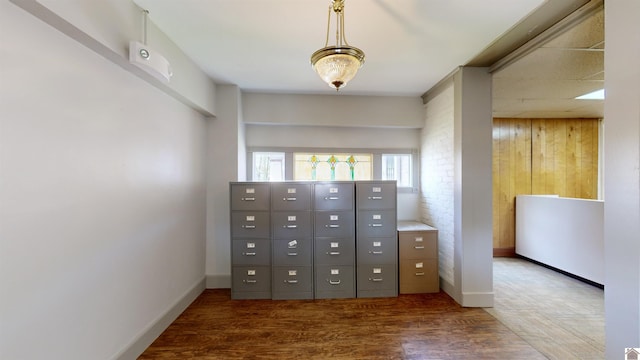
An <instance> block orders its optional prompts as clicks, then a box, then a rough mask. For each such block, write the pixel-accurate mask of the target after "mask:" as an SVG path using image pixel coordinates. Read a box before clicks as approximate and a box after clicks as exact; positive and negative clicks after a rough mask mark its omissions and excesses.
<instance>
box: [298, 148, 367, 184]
mask: <svg viewBox="0 0 640 360" xmlns="http://www.w3.org/2000/svg"><path fill="white" fill-rule="evenodd" d="M293 158H294V163H295V164H294V171H293V178H294V180H323V181H325V180H371V179H372V174H373V171H372V158H373V156H372V155H371V154H319V153H295V154H294V155H293Z"/></svg>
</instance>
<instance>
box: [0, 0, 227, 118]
mask: <svg viewBox="0 0 640 360" xmlns="http://www.w3.org/2000/svg"><path fill="white" fill-rule="evenodd" d="M11 1H12V2H14V3H16V4H18V5H19V6H21V7H23V8H24V9H26V10H27V11H29V12H31V13H32V14H33V15H35V16H36V17H38V18H40V19H42V20H43V21H45V22H48V23H49V24H51V25H52V26H54V27H55V28H56V29H58V30H59V31H62V32H63V33H65V34H66V35H67V36H69V37H71V38H74V39H76V40H77V41H78V42H80V43H82V44H84V45H85V46H87V47H88V48H91V49H92V50H94V51H95V52H97V53H98V54H100V55H102V56H104V57H106V58H108V59H110V60H111V61H113V62H114V63H116V64H118V65H119V66H122V67H123V68H125V69H127V70H128V71H131V72H132V73H134V74H137V75H138V76H140V77H141V78H143V79H145V80H147V81H149V82H150V83H151V84H153V85H154V86H156V87H157V88H159V89H160V90H162V91H164V92H166V93H167V94H169V95H171V96H173V97H174V98H176V99H178V100H180V101H181V102H183V103H185V104H186V105H187V106H189V107H192V108H194V109H196V110H198V111H199V112H201V113H203V114H206V115H208V116H211V115H213V114H215V113H216V111H215V84H214V83H213V81H211V79H209V78H208V77H207V76H206V75H205V73H204V72H203V71H202V70H201V69H200V68H199V67H198V66H196V65H195V63H193V61H191V60H190V59H189V58H188V57H187V56H186V55H185V54H184V53H183V52H182V51H181V50H180V49H179V48H178V47H177V46H176V45H175V44H174V43H173V42H172V41H171V40H170V39H169V38H168V37H167V36H166V35H164V33H162V32H161V31H160V30H159V29H158V28H157V27H156V26H155V25H154V24H153V15H152V14H150V15H149V16H150V18H149V21H148V22H147V23H148V24H147V40H148V45H149V46H150V47H151V48H152V49H154V50H156V51H158V52H159V53H160V54H162V55H163V56H164V57H165V58H166V59H167V60H168V61H169V63H170V64H171V67H172V68H173V73H174V75H173V77H172V78H171V82H169V83H168V84H165V83H161V82H160V81H158V80H156V79H154V78H153V77H151V76H150V75H148V74H147V73H145V72H144V71H142V70H140V69H138V68H137V67H135V66H134V65H131V64H130V63H129V42H130V41H132V40H133V41H140V42H141V41H142V33H143V31H142V30H143V28H144V27H143V16H142V12H141V11H142V9H140V8H139V7H137V6H136V5H135V4H134V3H133V2H132V1H131V0H110V1H85V0H65V1H58V0H11Z"/></svg>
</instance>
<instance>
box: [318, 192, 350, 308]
mask: <svg viewBox="0 0 640 360" xmlns="http://www.w3.org/2000/svg"><path fill="white" fill-rule="evenodd" d="M314 243H315V246H314V274H315V297H316V298H317V299H327V298H353V297H355V283H356V278H355V212H354V183H353V182H350V181H345V182H319V183H315V185H314Z"/></svg>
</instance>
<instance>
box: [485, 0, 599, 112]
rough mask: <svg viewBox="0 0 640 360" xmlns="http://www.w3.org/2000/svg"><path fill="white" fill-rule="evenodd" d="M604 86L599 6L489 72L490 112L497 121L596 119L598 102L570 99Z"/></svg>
mask: <svg viewBox="0 0 640 360" xmlns="http://www.w3.org/2000/svg"><path fill="white" fill-rule="evenodd" d="M602 88H604V10H603V9H602V8H601V9H600V10H598V11H596V12H595V13H593V14H592V15H590V16H589V17H587V18H585V19H584V20H583V21H581V22H580V23H578V24H576V25H575V26H573V27H571V28H570V29H568V30H566V31H565V32H563V33H561V34H559V35H558V36H557V37H555V38H553V39H551V40H550V41H548V42H547V43H545V44H543V45H542V46H540V47H538V48H536V49H535V50H533V51H532V52H530V53H529V54H527V55H526V56H524V57H522V58H520V59H518V60H516V61H515V62H513V63H511V64H510V65H508V66H506V67H504V68H502V69H500V70H498V71H496V72H494V73H493V114H494V117H501V118H602V117H603V116H604V100H576V99H575V97H577V96H580V95H584V94H586V93H589V92H592V91H594V90H598V89H602Z"/></svg>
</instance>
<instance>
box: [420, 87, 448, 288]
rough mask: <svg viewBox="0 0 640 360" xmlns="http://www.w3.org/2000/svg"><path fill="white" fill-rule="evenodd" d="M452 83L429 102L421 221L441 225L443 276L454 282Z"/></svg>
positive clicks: (425, 131) (426, 112)
mask: <svg viewBox="0 0 640 360" xmlns="http://www.w3.org/2000/svg"><path fill="white" fill-rule="evenodd" d="M453 97H454V91H453V83H451V85H450V86H448V87H447V88H445V89H443V90H442V91H441V92H440V93H439V94H438V95H436V96H435V97H434V98H433V99H431V100H430V101H429V102H428V103H427V104H426V110H425V126H424V128H423V130H422V148H421V150H420V153H421V156H422V161H421V166H420V169H421V173H422V176H421V186H420V188H421V191H422V193H421V201H420V206H421V212H422V221H423V222H425V223H427V224H429V225H431V226H433V227H435V228H437V229H438V246H439V253H440V254H439V256H440V276H441V277H442V278H443V279H444V280H446V281H448V282H449V283H451V284H452V285H453V284H454V276H453V267H454V253H453V247H454V235H453V231H454V228H453V226H454V218H453V216H454V208H453V206H454V201H453V189H454V163H455V161H454V139H453V136H454V133H453V131H454V128H453V126H454V122H453V120H454V119H453V116H454V108H453V105H454V102H453Z"/></svg>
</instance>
